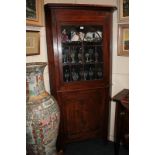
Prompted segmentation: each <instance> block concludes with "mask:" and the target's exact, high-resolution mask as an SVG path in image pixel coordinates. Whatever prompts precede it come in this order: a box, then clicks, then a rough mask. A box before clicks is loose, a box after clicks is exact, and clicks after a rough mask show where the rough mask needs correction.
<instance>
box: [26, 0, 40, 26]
mask: <svg viewBox="0 0 155 155" xmlns="http://www.w3.org/2000/svg"><path fill="white" fill-rule="evenodd" d="M26 25H32V26H43V0H26Z"/></svg>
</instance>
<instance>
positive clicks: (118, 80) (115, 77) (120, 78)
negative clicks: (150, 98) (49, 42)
mask: <svg viewBox="0 0 155 155" xmlns="http://www.w3.org/2000/svg"><path fill="white" fill-rule="evenodd" d="M44 3H45V4H46V3H58V1H57V0H44ZM59 3H83V4H102V5H115V6H116V5H117V0H89V2H88V1H87V0H59ZM26 28H27V29H31V30H32V29H35V30H39V31H40V33H41V36H40V39H41V41H40V48H41V53H40V55H38V56H28V57H27V60H26V61H27V62H34V61H45V62H47V46H46V34H45V27H41V28H36V27H31V26H27V27H26ZM112 57H113V58H112V96H113V95H115V94H116V93H117V92H119V91H120V90H121V89H124V88H128V87H129V58H128V57H120V56H117V11H115V12H114V14H113V47H112ZM44 78H45V87H46V90H47V91H48V92H50V87H49V78H48V67H46V68H45V72H44ZM114 114H115V103H114V102H111V109H110V124H109V125H110V126H109V128H110V129H109V136H108V137H109V140H112V141H113V136H114V134H113V133H114V119H115V115H114Z"/></svg>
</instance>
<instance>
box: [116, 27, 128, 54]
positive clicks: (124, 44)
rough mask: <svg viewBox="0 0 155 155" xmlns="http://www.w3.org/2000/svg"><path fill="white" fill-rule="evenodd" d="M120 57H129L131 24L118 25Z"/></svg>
mask: <svg viewBox="0 0 155 155" xmlns="http://www.w3.org/2000/svg"><path fill="white" fill-rule="evenodd" d="M117 55H118V56H129V24H119V25H118V52H117Z"/></svg>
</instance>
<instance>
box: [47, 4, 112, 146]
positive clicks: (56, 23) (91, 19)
mask: <svg viewBox="0 0 155 155" xmlns="http://www.w3.org/2000/svg"><path fill="white" fill-rule="evenodd" d="M114 9H115V8H114V7H110V6H97V5H79V4H78V5H75V4H74V5H73V4H47V5H45V19H46V36H47V49H48V67H49V79H50V88H51V94H52V95H54V97H55V98H56V99H57V101H58V104H59V106H60V112H61V116H60V117H61V120H60V132H59V137H58V144H59V145H61V147H62V145H63V144H65V143H69V142H73V141H79V140H85V139H89V138H97V137H100V138H101V137H102V138H104V139H107V133H108V116H109V102H110V93H111V91H110V90H111V51H110V50H111V29H112V11H113V10H114ZM62 24H73V25H78V24H87V25H91V24H95V25H101V26H102V27H103V28H104V38H103V40H102V42H103V43H102V44H103V47H102V48H103V49H102V52H103V53H102V54H103V73H104V75H103V79H102V80H91V81H77V82H70V83H65V82H64V81H63V70H62V51H61V46H62V45H61V30H60V27H61V25H62Z"/></svg>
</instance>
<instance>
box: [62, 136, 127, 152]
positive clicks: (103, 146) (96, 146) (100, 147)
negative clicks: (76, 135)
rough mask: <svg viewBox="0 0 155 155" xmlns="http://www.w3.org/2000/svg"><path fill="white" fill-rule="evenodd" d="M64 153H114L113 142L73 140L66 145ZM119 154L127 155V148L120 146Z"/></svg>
mask: <svg viewBox="0 0 155 155" xmlns="http://www.w3.org/2000/svg"><path fill="white" fill-rule="evenodd" d="M64 155H114V144H113V143H112V142H104V141H103V140H100V139H95V140H87V141H83V142H75V143H71V144H68V145H66V147H65V153H64ZM119 155H129V150H127V149H125V148H124V147H123V146H121V147H120V154H119Z"/></svg>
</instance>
